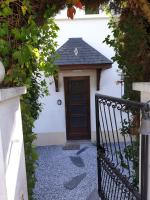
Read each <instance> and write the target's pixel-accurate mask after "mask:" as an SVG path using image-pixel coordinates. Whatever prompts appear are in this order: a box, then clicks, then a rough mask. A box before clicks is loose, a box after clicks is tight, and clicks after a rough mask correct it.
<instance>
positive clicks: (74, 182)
mask: <svg viewBox="0 0 150 200" xmlns="http://www.w3.org/2000/svg"><path fill="white" fill-rule="evenodd" d="M85 177H86V173H83V174H81V175H78V176H75V177H73V178H72V179H71V180H70V181H68V182H66V183H64V187H65V188H66V189H68V190H73V189H75V188H76V187H77V186H78V185H79V184H80V183H81V181H82V180H83V179H84V178H85Z"/></svg>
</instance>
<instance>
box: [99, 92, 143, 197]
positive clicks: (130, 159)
mask: <svg viewBox="0 0 150 200" xmlns="http://www.w3.org/2000/svg"><path fill="white" fill-rule="evenodd" d="M95 103H96V130H97V131H96V133H97V164H98V191H99V195H100V197H101V198H102V199H103V200H144V198H141V194H140V193H139V150H140V149H139V135H140V133H139V128H140V112H141V110H145V109H146V107H147V104H144V103H138V102H134V101H129V100H124V99H119V98H115V97H110V96H105V95H100V94H96V97H95ZM146 141H147V140H146V138H144V140H143V143H144V142H146ZM144 151H145V152H146V150H143V151H142V152H144ZM143 155H144V154H143ZM142 159H143V157H142ZM142 173H143V172H142ZM141 179H143V180H144V179H145V178H144V176H143V174H142V175H141ZM143 180H142V181H143ZM141 187H142V184H141ZM143 189H144V190H145V184H144V185H143ZM145 192H146V191H145Z"/></svg>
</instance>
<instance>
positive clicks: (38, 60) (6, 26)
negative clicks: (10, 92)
mask: <svg viewBox="0 0 150 200" xmlns="http://www.w3.org/2000/svg"><path fill="white" fill-rule="evenodd" d="M35 2H36V1H34V4H33V1H30V0H23V1H17V0H5V1H0V60H2V62H3V64H4V66H5V70H6V77H5V79H4V82H3V83H2V85H0V87H10V86H11V87H12V86H24V85H25V86H26V87H27V91H28V92H27V94H26V95H24V96H23V97H22V99H21V109H22V118H23V132H24V145H25V157H26V169H27V182H28V194H29V199H33V197H32V190H33V188H34V184H35V174H34V173H35V167H36V160H37V158H38V157H37V153H36V151H35V148H34V146H33V144H32V143H33V141H34V139H35V138H36V135H35V134H34V133H33V132H32V129H33V127H34V121H35V120H36V119H37V118H38V116H39V113H40V111H41V109H42V105H41V103H40V102H39V97H42V96H43V95H45V94H47V93H48V92H47V84H46V81H45V79H43V78H42V77H41V74H43V72H44V74H45V76H50V75H54V74H55V73H56V72H57V69H56V67H55V66H54V65H53V62H54V60H55V57H54V56H53V57H52V55H53V54H54V53H55V48H56V46H57V43H56V41H55V38H56V37H57V31H58V27H57V25H56V24H55V22H54V20H53V18H50V17H51V16H53V14H54V13H55V12H56V9H55V8H54V6H53V7H47V8H45V9H44V13H43V18H44V23H41V24H40V23H39V21H40V20H39V18H38V17H40V15H39V16H37V14H38V13H36V12H35V11H36V5H35ZM37 5H38V2H37Z"/></svg>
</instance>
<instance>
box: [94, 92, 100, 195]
mask: <svg viewBox="0 0 150 200" xmlns="http://www.w3.org/2000/svg"><path fill="white" fill-rule="evenodd" d="M95 111H96V141H97V172H98V194H99V196H100V193H101V162H100V158H99V150H100V135H99V128H100V126H99V104H98V97H97V96H95Z"/></svg>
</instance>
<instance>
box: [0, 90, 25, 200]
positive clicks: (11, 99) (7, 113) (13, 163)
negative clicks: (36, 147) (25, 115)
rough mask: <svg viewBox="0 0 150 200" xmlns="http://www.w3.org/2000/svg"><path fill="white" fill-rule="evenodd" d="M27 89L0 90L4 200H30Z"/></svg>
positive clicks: (0, 173)
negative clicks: (25, 138) (24, 102)
mask: <svg viewBox="0 0 150 200" xmlns="http://www.w3.org/2000/svg"><path fill="white" fill-rule="evenodd" d="M25 93H26V89H25V88H24V87H20V88H18V87H16V88H7V89H0V200H21V199H24V200H28V193H27V180H26V168H25V155H24V144H23V131H22V119H21V109H20V96H21V95H23V94H25Z"/></svg>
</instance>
